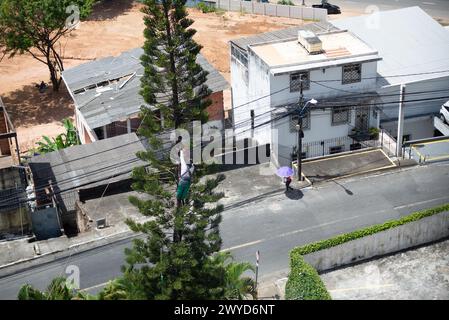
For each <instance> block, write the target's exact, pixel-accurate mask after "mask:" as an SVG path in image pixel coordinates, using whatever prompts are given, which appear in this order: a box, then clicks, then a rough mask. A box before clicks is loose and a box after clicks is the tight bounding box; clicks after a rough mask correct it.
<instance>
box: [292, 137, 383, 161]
mask: <svg viewBox="0 0 449 320" xmlns="http://www.w3.org/2000/svg"><path fill="white" fill-rule="evenodd" d="M380 145H381V143H380V141H379V140H376V139H373V140H367V141H356V140H354V139H352V138H351V137H348V136H344V137H339V138H333V139H327V140H322V141H313V142H306V143H303V150H302V151H303V158H315V157H322V156H327V155H330V154H335V153H340V152H345V151H354V150H360V149H363V148H373V147H379V146H380ZM293 157H294V159H293V160H296V157H295V155H293Z"/></svg>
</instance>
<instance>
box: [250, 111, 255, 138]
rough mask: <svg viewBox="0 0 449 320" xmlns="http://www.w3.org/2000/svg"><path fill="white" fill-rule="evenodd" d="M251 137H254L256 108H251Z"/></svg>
mask: <svg viewBox="0 0 449 320" xmlns="http://www.w3.org/2000/svg"><path fill="white" fill-rule="evenodd" d="M250 114H251V138H254V110H251V112H250Z"/></svg>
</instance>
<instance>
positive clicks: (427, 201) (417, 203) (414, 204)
mask: <svg viewBox="0 0 449 320" xmlns="http://www.w3.org/2000/svg"><path fill="white" fill-rule="evenodd" d="M448 198H449V197H447V196H446V197H440V198H435V199H430V200H424V201H418V202H414V203H409V204H405V205H403V206H396V207H393V209H394V210H398V209H404V208H410V207H414V206H416V205H420V204H424V203H429V202H433V201H437V200H444V199H448Z"/></svg>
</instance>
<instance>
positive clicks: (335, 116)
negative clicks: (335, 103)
mask: <svg viewBox="0 0 449 320" xmlns="http://www.w3.org/2000/svg"><path fill="white" fill-rule="evenodd" d="M350 122H351V109H350V108H347V107H344V108H333V109H332V125H333V126H338V125H341V124H346V123H350Z"/></svg>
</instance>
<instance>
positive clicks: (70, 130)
mask: <svg viewBox="0 0 449 320" xmlns="http://www.w3.org/2000/svg"><path fill="white" fill-rule="evenodd" d="M62 123H63V124H64V128H65V130H66V132H65V133H61V134H59V135H58V136H57V137H56V138H53V140H52V139H50V138H49V137H47V136H43V137H42V139H43V140H44V141H39V142H37V145H38V148H37V151H38V152H39V153H49V152H53V151H56V150H61V149H65V148H68V147H71V146H75V145H78V144H80V143H79V140H78V136H77V133H76V130H75V127H74V126H73V123H72V121H70V119H64V120H63V122H62Z"/></svg>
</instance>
